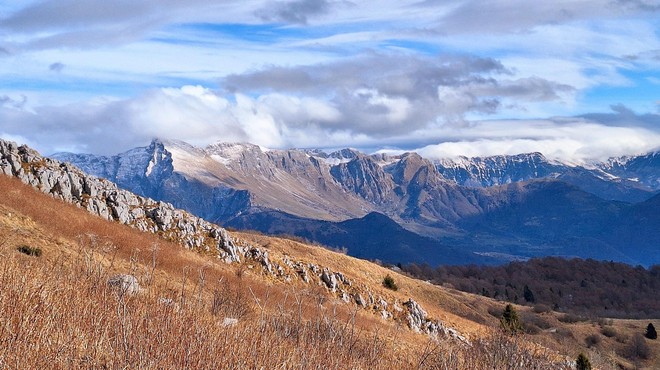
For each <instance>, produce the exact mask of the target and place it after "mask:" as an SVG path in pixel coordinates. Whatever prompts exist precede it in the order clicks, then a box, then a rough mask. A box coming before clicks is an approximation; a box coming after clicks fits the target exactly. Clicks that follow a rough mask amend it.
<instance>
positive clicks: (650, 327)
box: [645, 323, 658, 339]
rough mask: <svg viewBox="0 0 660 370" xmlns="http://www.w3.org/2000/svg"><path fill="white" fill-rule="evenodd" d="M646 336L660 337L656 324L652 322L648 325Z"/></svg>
mask: <svg viewBox="0 0 660 370" xmlns="http://www.w3.org/2000/svg"><path fill="white" fill-rule="evenodd" d="M645 336H646V337H647V338H649V339H658V332H657V331H655V326H653V324H652V323H649V325H648V326H647V327H646V334H645Z"/></svg>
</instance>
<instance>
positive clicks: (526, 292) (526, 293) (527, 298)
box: [523, 285, 536, 303]
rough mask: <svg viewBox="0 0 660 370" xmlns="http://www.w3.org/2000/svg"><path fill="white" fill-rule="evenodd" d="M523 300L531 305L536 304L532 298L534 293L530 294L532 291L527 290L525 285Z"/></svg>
mask: <svg viewBox="0 0 660 370" xmlns="http://www.w3.org/2000/svg"><path fill="white" fill-rule="evenodd" d="M523 298H525V301H526V302H531V303H534V302H536V298H534V293H532V290H531V289H529V287H528V286H527V285H525V288H524V289H523Z"/></svg>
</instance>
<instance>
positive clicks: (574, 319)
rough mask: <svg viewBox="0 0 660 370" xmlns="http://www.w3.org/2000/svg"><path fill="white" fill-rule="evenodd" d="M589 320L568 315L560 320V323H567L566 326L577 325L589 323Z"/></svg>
mask: <svg viewBox="0 0 660 370" xmlns="http://www.w3.org/2000/svg"><path fill="white" fill-rule="evenodd" d="M587 320H588V319H587V318H586V317H584V316H579V315H575V314H572V313H567V314H565V315H564V316H562V317H560V318H559V321H561V322H563V323H566V324H575V323H576V322H584V321H587Z"/></svg>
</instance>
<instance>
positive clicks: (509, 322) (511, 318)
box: [500, 304, 522, 334]
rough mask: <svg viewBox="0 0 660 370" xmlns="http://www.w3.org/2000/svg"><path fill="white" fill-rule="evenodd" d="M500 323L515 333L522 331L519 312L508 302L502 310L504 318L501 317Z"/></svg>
mask: <svg viewBox="0 0 660 370" xmlns="http://www.w3.org/2000/svg"><path fill="white" fill-rule="evenodd" d="M500 325H501V326H502V329H504V330H505V331H507V332H509V333H511V334H515V333H518V332H520V331H522V324H521V323H520V319H519V318H518V312H516V309H515V308H513V306H512V305H510V304H508V305H506V307H505V308H504V312H502V318H501V319H500Z"/></svg>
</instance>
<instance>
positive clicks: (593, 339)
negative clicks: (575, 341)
mask: <svg viewBox="0 0 660 370" xmlns="http://www.w3.org/2000/svg"><path fill="white" fill-rule="evenodd" d="M601 341H602V338H601V337H600V335H598V334H591V335H588V336H587V337H586V338H584V343H585V344H586V345H587V348H591V347H594V346H597V345H599V344H600V342H601Z"/></svg>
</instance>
